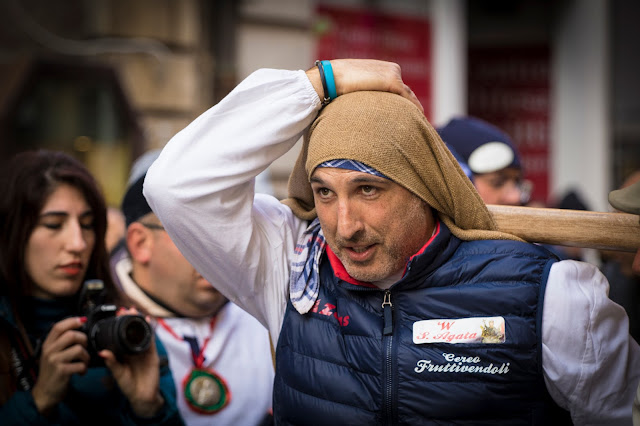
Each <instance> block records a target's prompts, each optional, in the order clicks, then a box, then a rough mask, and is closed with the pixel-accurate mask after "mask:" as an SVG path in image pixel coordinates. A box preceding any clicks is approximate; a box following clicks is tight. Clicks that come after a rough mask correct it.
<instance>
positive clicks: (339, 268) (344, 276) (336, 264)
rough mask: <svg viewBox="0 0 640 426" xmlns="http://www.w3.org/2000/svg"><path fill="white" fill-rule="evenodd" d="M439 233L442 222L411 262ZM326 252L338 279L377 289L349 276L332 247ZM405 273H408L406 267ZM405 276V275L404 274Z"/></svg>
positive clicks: (437, 225) (438, 223)
mask: <svg viewBox="0 0 640 426" xmlns="http://www.w3.org/2000/svg"><path fill="white" fill-rule="evenodd" d="M439 233H440V221H438V222H437V223H436V230H435V232H434V233H433V235H432V236H431V238H429V241H427V242H426V244H425V245H424V246H422V248H421V249H420V250H419V251H418V252H417V253H416V254H414V255H413V256H411V257H410V258H409V261H411V260H413V259H414V258H415V257H416V256H419V255H421V254H422V253H424V251H425V250H426V249H427V247H428V246H429V244H431V242H432V241H433V240H434V239H435V238H436V236H437V235H438V234H439ZM326 250H327V257H328V258H329V263H330V264H331V267H332V268H333V272H334V274H335V275H336V277H338V278H340V279H341V280H343V281H346V282H348V283H350V284H355V285H359V286H363V287H369V288H377V287H376V286H375V285H373V284H371V283H367V282H364V281H359V280H356V279H355V278H353V277H352V276H351V275H349V273H348V272H347V270H346V269H345V268H344V265H343V264H342V262H341V261H340V259H338V256H336V254H335V253H334V252H333V250H331V247H329V245H328V244H327V247H326ZM407 263H408V262H407ZM405 272H406V266H405ZM403 275H404V273H403Z"/></svg>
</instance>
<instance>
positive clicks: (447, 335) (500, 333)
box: [413, 317, 505, 344]
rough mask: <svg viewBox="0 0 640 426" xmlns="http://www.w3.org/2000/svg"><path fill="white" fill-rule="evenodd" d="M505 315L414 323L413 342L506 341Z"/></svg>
mask: <svg viewBox="0 0 640 426" xmlns="http://www.w3.org/2000/svg"><path fill="white" fill-rule="evenodd" d="M504 341H505V321H504V318H503V317H475V318H458V319H432V320H424V321H416V322H414V323H413V343H415V344H422V343H440V342H445V343H504Z"/></svg>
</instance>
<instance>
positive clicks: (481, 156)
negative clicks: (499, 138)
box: [468, 142, 515, 173]
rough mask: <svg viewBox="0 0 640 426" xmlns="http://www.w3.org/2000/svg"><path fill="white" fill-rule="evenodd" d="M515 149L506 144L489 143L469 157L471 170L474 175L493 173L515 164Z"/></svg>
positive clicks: (481, 146)
mask: <svg viewBox="0 0 640 426" xmlns="http://www.w3.org/2000/svg"><path fill="white" fill-rule="evenodd" d="M514 155H515V154H514V153H513V149H511V147H510V146H509V145H507V144H506V143H504V142H487V143H485V144H482V145H480V146H479V147H477V148H476V149H475V150H474V151H473V152H472V153H471V155H469V161H468V164H469V168H470V169H471V170H472V171H473V172H474V173H491V172H495V171H497V170H500V169H504V168H505V167H507V166H509V165H510V164H511V163H512V162H513V157H514Z"/></svg>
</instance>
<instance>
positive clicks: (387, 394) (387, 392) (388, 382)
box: [382, 290, 393, 424]
mask: <svg viewBox="0 0 640 426" xmlns="http://www.w3.org/2000/svg"><path fill="white" fill-rule="evenodd" d="M382 311H383V314H384V329H383V331H382V339H383V345H384V356H385V362H384V366H385V371H384V376H385V379H384V406H383V410H384V412H383V418H386V419H387V420H388V421H387V422H386V424H392V421H391V420H392V416H393V414H392V410H393V362H392V348H393V305H392V304H391V292H390V291H389V290H387V291H385V292H384V300H383V301H382Z"/></svg>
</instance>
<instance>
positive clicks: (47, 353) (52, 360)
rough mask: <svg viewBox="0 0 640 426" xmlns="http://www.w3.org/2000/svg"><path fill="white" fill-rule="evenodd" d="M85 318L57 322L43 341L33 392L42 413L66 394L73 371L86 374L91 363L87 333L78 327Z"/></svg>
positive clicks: (47, 410)
mask: <svg viewBox="0 0 640 426" xmlns="http://www.w3.org/2000/svg"><path fill="white" fill-rule="evenodd" d="M85 321H86V318H84V317H72V318H67V319H64V320H62V321H60V322H57V323H56V324H54V326H53V327H52V328H51V331H50V332H49V334H48V335H47V338H46V339H45V340H44V342H43V344H42V353H41V355H40V370H39V373H38V378H37V379H36V383H35V385H34V386H33V389H32V391H31V395H32V396H33V400H34V402H35V404H36V407H37V408H38V411H39V412H40V413H41V414H45V415H46V414H47V413H48V412H49V411H50V410H51V409H52V408H53V407H55V406H56V405H57V404H58V403H59V402H60V401H62V399H63V398H64V396H65V394H66V392H67V388H68V386H69V380H70V379H71V376H72V375H73V374H84V373H86V371H87V365H88V363H89V358H90V357H89V352H87V349H86V347H87V336H86V334H85V333H84V332H82V331H80V330H79V328H80V327H81V326H82V324H84V322H85Z"/></svg>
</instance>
